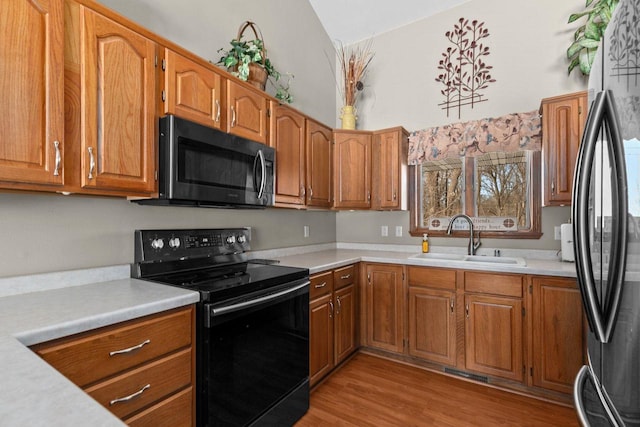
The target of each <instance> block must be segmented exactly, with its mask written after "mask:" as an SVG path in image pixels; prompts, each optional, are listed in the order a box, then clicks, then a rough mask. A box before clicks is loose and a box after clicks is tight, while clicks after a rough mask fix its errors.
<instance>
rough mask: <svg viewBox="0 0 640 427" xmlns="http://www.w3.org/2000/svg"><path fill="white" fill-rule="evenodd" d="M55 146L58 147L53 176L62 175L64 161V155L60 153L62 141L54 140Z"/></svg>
mask: <svg viewBox="0 0 640 427" xmlns="http://www.w3.org/2000/svg"><path fill="white" fill-rule="evenodd" d="M53 147H54V148H55V149H56V166H55V168H54V170H53V176H60V163H62V156H61V155H60V142H59V141H53Z"/></svg>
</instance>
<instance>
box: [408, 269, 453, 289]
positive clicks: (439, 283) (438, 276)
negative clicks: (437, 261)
mask: <svg viewBox="0 0 640 427" xmlns="http://www.w3.org/2000/svg"><path fill="white" fill-rule="evenodd" d="M408 275H409V286H420V287H423V288H435V289H451V290H453V289H455V288H456V271H455V270H448V269H443V268H426V267H409V274H408Z"/></svg>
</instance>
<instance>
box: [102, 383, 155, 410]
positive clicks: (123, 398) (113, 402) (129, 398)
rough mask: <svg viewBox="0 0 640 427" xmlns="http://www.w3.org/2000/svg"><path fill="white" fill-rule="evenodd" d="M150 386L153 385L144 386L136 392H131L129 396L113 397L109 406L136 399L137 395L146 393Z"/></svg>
mask: <svg viewBox="0 0 640 427" xmlns="http://www.w3.org/2000/svg"><path fill="white" fill-rule="evenodd" d="M149 387H151V384H147V385H146V386H144V387H142V388H141V389H140V390H138V391H136V392H135V393H133V394H130V395H129V396H125V397H119V398H117V399H113V400H112V401H110V402H109V406H113V405H115V404H116V403H122V402H128V401H129V400H131V399H135V398H136V397H138V396H140V395H141V394H142V393H144V392H145V391H146V390H147V389H148V388H149Z"/></svg>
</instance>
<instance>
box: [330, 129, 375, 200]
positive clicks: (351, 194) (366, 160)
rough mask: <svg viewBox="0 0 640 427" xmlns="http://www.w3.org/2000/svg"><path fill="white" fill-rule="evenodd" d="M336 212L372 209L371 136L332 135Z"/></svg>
mask: <svg viewBox="0 0 640 427" xmlns="http://www.w3.org/2000/svg"><path fill="white" fill-rule="evenodd" d="M334 138H335V146H334V176H333V182H334V187H335V201H334V207H336V208H354V209H358V208H364V209H368V208H369V207H371V134H370V133H363V132H356V131H334Z"/></svg>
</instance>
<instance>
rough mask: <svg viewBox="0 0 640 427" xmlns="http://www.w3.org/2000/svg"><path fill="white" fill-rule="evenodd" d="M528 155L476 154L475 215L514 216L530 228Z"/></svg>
mask: <svg viewBox="0 0 640 427" xmlns="http://www.w3.org/2000/svg"><path fill="white" fill-rule="evenodd" d="M529 169H530V168H529V156H528V154H527V152H526V151H521V152H517V153H487V154H485V155H483V156H481V157H477V158H476V182H477V183H479V185H476V194H475V199H476V216H479V217H492V216H497V217H513V218H516V222H517V224H518V228H521V229H522V228H525V229H526V228H529V226H530V220H529V206H528V201H529Z"/></svg>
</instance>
